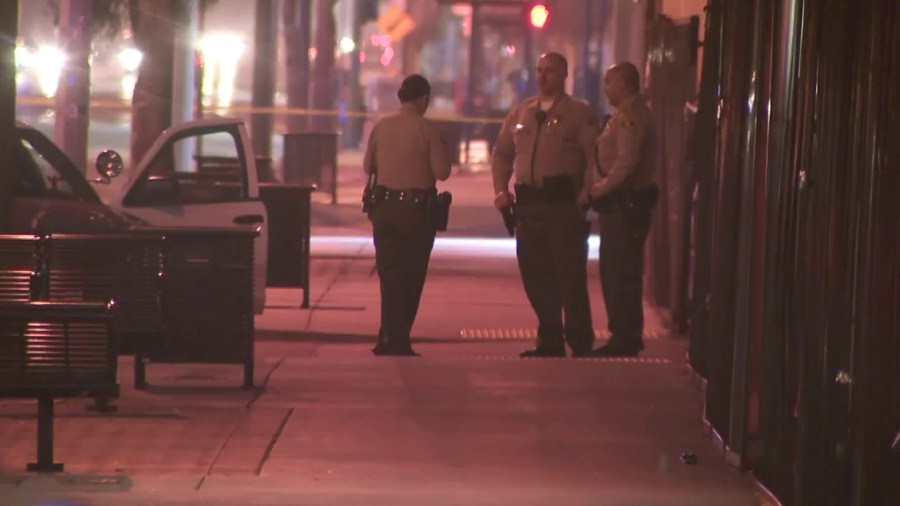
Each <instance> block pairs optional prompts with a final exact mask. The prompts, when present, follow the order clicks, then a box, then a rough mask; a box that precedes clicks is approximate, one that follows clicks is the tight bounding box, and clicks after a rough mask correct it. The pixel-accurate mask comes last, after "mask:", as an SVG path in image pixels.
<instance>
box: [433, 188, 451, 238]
mask: <svg viewBox="0 0 900 506" xmlns="http://www.w3.org/2000/svg"><path fill="white" fill-rule="evenodd" d="M427 202H428V203H427V209H428V215H429V216H430V217H431V223H432V225H434V229H435V230H437V231H440V232H445V231H446V230H447V225H448V224H449V222H450V204H451V203H452V202H453V195H451V194H450V192H440V193H438V194H436V195H433V196H430V197H429V198H428V200H427Z"/></svg>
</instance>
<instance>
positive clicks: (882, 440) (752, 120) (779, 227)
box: [685, 0, 900, 506]
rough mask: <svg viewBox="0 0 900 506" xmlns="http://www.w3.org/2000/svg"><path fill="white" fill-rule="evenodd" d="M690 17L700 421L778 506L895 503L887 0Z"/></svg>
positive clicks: (895, 293) (895, 288)
mask: <svg viewBox="0 0 900 506" xmlns="http://www.w3.org/2000/svg"><path fill="white" fill-rule="evenodd" d="M708 16H709V20H708V21H709V23H708V31H707V36H706V38H705V44H704V51H705V54H704V69H703V71H704V75H703V79H702V83H701V97H700V102H699V103H700V105H699V107H700V108H699V111H698V115H697V118H696V119H697V123H696V130H695V136H694V144H693V146H692V147H691V151H692V153H693V157H692V161H693V168H694V174H693V178H692V179H693V180H694V181H695V183H696V187H695V189H696V195H697V198H696V200H695V201H694V202H693V204H694V205H693V207H692V210H693V213H692V219H691V220H690V223H691V225H692V226H691V229H692V236H693V237H694V241H693V246H694V248H695V252H694V255H693V257H692V258H693V261H692V262H689V265H691V266H692V269H691V282H690V287H691V290H690V292H689V293H690V294H691V303H692V311H691V322H690V332H691V347H690V362H691V364H692V366H693V367H694V369H695V370H696V371H697V372H698V373H700V374H701V375H703V376H704V377H705V378H706V379H707V381H708V385H707V403H706V415H707V419H708V421H709V423H710V425H711V426H712V428H714V429H715V430H716V431H717V433H718V434H720V435H721V436H722V437H723V439H724V441H725V443H726V445H727V446H728V447H729V448H730V449H731V450H732V451H733V452H734V453H735V454H736V455H739V456H740V462H741V463H742V465H743V466H744V467H745V468H748V469H751V470H752V471H753V472H754V473H755V474H756V476H757V477H758V478H759V480H760V481H761V482H762V483H763V484H765V485H766V486H767V487H768V488H769V489H770V490H772V491H773V492H774V493H775V494H776V496H777V497H778V498H780V499H781V500H782V501H783V502H784V503H785V504H796V505H813V504H814V505H817V506H818V505H825V506H829V505H834V506H837V505H842V506H843V505H859V506H862V505H865V506H869V505H888V504H900V484H898V482H900V480H897V477H898V476H900V454H898V453H897V452H895V451H892V450H891V443H892V442H893V440H894V438H895V437H896V434H897V431H900V317H898V311H900V309H898V308H900V258H898V255H900V225H898V221H900V220H898V217H900V200H898V199H897V198H896V196H895V195H896V194H897V192H898V191H900V176H898V164H900V155H898V147H897V146H898V144H900V131H898V126H897V120H896V117H897V116H898V115H900V91H898V90H900V85H898V84H897V83H900V61H898V56H897V55H898V54H900V6H898V4H897V2H896V1H894V0H863V1H858V2H849V1H845V2H821V1H814V0H754V1H747V2H725V1H716V0H712V1H710V2H709V10H708ZM690 254H691V252H690V249H689V247H686V251H685V255H690Z"/></svg>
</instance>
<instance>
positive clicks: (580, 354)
mask: <svg viewBox="0 0 900 506" xmlns="http://www.w3.org/2000/svg"><path fill="white" fill-rule="evenodd" d="M593 356H594V351H593V350H591V349H590V348H588V349H586V350H572V358H584V357H593Z"/></svg>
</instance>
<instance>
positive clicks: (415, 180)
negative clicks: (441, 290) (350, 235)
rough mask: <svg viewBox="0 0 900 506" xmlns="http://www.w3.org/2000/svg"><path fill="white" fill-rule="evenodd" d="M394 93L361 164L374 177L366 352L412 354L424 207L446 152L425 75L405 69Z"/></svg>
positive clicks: (423, 261) (445, 171) (441, 174)
mask: <svg viewBox="0 0 900 506" xmlns="http://www.w3.org/2000/svg"><path fill="white" fill-rule="evenodd" d="M397 96H398V97H399V98H400V102H401V104H402V105H401V107H400V111H399V112H397V113H395V114H391V115H389V116H385V117H384V118H382V119H380V120H379V121H378V122H377V123H376V124H375V127H374V128H373V129H372V133H371V135H370V137H369V143H368V146H367V147H366V155H365V159H364V163H363V170H364V171H365V173H366V174H369V175H370V176H371V177H372V179H373V180H374V183H375V185H374V188H373V191H372V200H371V204H372V207H371V211H370V214H369V217H370V219H371V221H372V235H373V238H374V242H375V264H376V267H377V269H378V278H379V280H380V283H381V326H380V328H379V330H378V339H377V342H376V344H375V348H374V349H373V350H372V352H373V353H374V354H376V355H413V356H414V355H416V353H415V352H414V351H413V349H412V342H411V340H410V331H411V330H412V326H413V323H414V322H415V319H416V313H417V312H418V309H419V300H420V299H421V297H422V288H423V287H424V286H425V277H426V275H427V274H428V261H429V259H430V257H431V249H432V247H433V246H434V235H435V227H434V224H433V223H432V221H431V218H430V216H429V214H428V212H427V209H428V206H429V205H430V202H431V201H432V199H434V198H435V196H436V193H437V192H436V189H435V183H436V181H438V180H440V181H443V180H445V179H447V178H448V177H449V176H450V157H449V156H448V151H447V146H446V143H445V142H444V137H443V135H442V134H441V131H440V129H439V128H438V126H437V125H436V124H434V123H433V122H431V121H430V120H428V119H425V117H424V115H425V111H427V110H428V104H429V102H430V97H431V86H430V85H429V84H428V81H427V80H426V79H425V78H424V77H422V76H420V75H417V74H414V75H411V76H409V77H407V78H406V79H404V80H403V83H402V84H401V85H400V89H399V91H398V92H397Z"/></svg>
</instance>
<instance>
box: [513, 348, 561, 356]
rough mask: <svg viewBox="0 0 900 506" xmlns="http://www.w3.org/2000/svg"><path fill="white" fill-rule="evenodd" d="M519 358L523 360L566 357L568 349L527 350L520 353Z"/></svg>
mask: <svg viewBox="0 0 900 506" xmlns="http://www.w3.org/2000/svg"><path fill="white" fill-rule="evenodd" d="M519 356H520V357H522V358H537V357H565V356H566V349H565V348H562V349H558V350H554V349H551V348H532V349H530V350H525V351H523V352H522V353H519Z"/></svg>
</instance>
